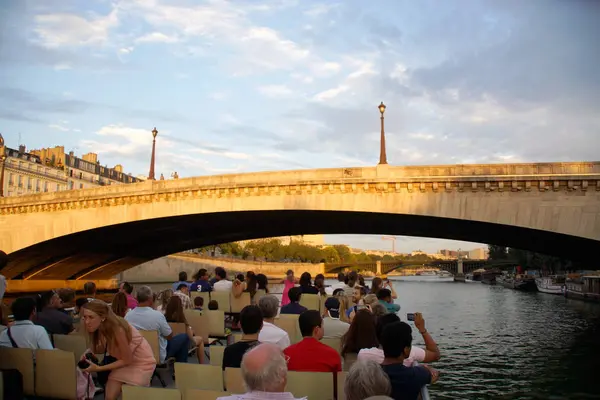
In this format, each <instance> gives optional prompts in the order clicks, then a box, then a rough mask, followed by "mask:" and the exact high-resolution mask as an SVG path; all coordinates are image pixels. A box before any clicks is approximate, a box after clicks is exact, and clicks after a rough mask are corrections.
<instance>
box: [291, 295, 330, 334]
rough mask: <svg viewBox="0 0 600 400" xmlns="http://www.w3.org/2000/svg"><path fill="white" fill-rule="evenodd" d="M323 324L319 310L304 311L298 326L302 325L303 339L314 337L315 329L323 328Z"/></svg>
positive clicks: (299, 318)
mask: <svg viewBox="0 0 600 400" xmlns="http://www.w3.org/2000/svg"><path fill="white" fill-rule="evenodd" d="M290 291H291V289H290ZM322 323H323V318H321V314H320V313H319V312H318V311H317V310H307V311H304V312H303V313H302V314H300V316H299V317H298V324H299V325H300V333H301V334H302V337H309V336H312V335H313V331H314V330H315V328H316V327H317V326H321V324H322Z"/></svg>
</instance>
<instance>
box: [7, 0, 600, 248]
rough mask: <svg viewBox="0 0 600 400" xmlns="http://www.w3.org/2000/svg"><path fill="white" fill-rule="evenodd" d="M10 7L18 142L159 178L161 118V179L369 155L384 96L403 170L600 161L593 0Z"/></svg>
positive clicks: (294, 0) (598, 29) (356, 239)
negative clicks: (153, 152)
mask: <svg viewBox="0 0 600 400" xmlns="http://www.w3.org/2000/svg"><path fill="white" fill-rule="evenodd" d="M0 3H1V4H2V13H0V132H2V134H3V135H4V138H5V140H6V142H7V144H8V145H9V146H12V147H16V145H17V142H19V141H20V142H22V143H24V144H26V145H27V146H28V148H40V147H48V146H55V145H64V146H65V150H67V151H69V150H73V151H75V152H76V153H77V154H84V153H87V152H89V151H93V152H96V153H98V155H99V159H100V161H101V163H102V164H103V165H104V164H106V165H108V166H114V165H116V164H123V165H124V167H125V171H126V172H130V173H132V174H134V175H138V174H142V175H147V173H148V168H149V158H150V149H151V141H152V137H151V133H150V131H151V130H152V128H154V127H156V128H157V129H158V131H159V133H158V139H157V164H156V170H157V172H158V173H163V174H164V175H165V177H169V176H170V175H171V173H173V172H174V171H177V172H178V174H179V176H180V177H187V176H198V175H214V174H224V173H241V172H252V171H266V170H282V169H305V168H328V167H353V166H373V165H375V164H376V163H377V162H378V157H379V112H378V110H377V105H378V104H379V103H380V102H381V101H384V102H385V104H386V105H387V110H386V114H385V115H386V119H385V121H386V140H387V154H388V162H389V163H390V164H392V165H417V164H422V165H424V164H457V163H496V162H530V161H531V162H543V161H581V160H584V161H590V160H596V159H597V158H598V157H597V155H598V149H600V113H598V107H599V104H600V68H598V65H600V46H599V45H598V43H597V40H598V38H600V24H598V23H597V21H599V20H600V2H597V1H592V0H581V1H579V0H570V1H566V0H562V1H559V0H529V1H526V2H524V1H517V0H506V1H495V0H456V1H438V0H420V1H413V0H380V1H378V2H365V1H361V0H345V1H334V0H327V1H317V0H231V1H225V0H207V1H200V0H198V1H193V0H113V1H107V0H87V1H75V0H0ZM327 240H328V241H330V242H335V243H347V244H350V245H353V246H356V247H363V248H374V249H375V248H380V249H388V248H390V247H391V244H390V242H384V241H382V240H381V237H380V236H372V237H365V236H360V235H359V236H356V235H352V236H330V237H328V238H327ZM396 247H397V249H398V250H399V251H411V250H415V249H422V250H424V251H435V250H437V249H440V248H455V249H456V248H458V247H461V248H463V249H465V248H475V247H478V245H476V244H470V243H463V242H451V241H447V240H435V239H420V238H399V239H398V242H397V246H396Z"/></svg>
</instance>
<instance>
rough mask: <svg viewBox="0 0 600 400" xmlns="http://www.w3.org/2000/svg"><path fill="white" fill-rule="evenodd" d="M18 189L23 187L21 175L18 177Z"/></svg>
mask: <svg viewBox="0 0 600 400" xmlns="http://www.w3.org/2000/svg"><path fill="white" fill-rule="evenodd" d="M18 180H19V187H20V188H22V187H23V175H19V178H18Z"/></svg>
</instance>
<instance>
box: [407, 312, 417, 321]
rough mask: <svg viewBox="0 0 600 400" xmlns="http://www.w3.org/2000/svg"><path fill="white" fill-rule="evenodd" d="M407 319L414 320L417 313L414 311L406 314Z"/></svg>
mask: <svg viewBox="0 0 600 400" xmlns="http://www.w3.org/2000/svg"><path fill="white" fill-rule="evenodd" d="M406 320H407V321H414V320H415V314H414V313H408V314H406Z"/></svg>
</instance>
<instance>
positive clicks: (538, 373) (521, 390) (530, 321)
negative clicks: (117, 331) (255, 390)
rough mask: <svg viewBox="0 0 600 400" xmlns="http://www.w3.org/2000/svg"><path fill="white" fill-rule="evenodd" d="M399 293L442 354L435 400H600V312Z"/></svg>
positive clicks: (448, 288) (428, 289) (440, 292)
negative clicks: (421, 322) (421, 316)
mask: <svg viewBox="0 0 600 400" xmlns="http://www.w3.org/2000/svg"><path fill="white" fill-rule="evenodd" d="M405 279H406V278H405ZM331 283H333V282H328V284H331ZM393 285H394V288H395V289H396V291H397V293H398V300H397V301H396V302H397V303H398V304H400V306H401V307H402V308H401V311H400V314H399V315H400V317H401V318H402V320H404V321H406V313H409V312H410V313H412V312H417V311H419V312H422V313H423V316H424V317H425V321H426V327H427V329H428V330H429V332H430V333H431V335H432V336H433V338H434V339H435V340H436V342H437V343H438V345H439V347H440V350H441V353H442V358H441V360H440V361H438V362H436V363H432V366H433V367H435V368H437V369H438V370H439V371H440V372H441V374H440V379H439V382H438V383H437V384H435V385H432V386H431V387H430V393H431V397H432V399H433V400H438V399H458V398H463V399H579V398H581V399H584V398H585V399H590V398H598V399H600V380H599V381H596V379H598V377H599V376H600V375H599V373H600V305H596V304H589V303H584V302H581V301H577V300H571V299H565V298H564V297H562V296H556V295H549V294H544V293H525V292H518V291H515V290H510V289H505V288H503V287H500V286H489V285H483V284H480V283H454V282H417V281H414V282H411V281H393ZM152 286H153V287H154V288H155V289H159V288H162V286H163V285H156V284H153V285H152ZM271 289H272V290H273V291H275V292H279V293H281V287H280V285H272V286H271ZM413 328H414V327H413ZM413 338H414V339H415V344H417V345H422V344H423V340H422V338H421V335H420V334H419V333H418V332H417V331H416V329H414V330H413Z"/></svg>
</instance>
